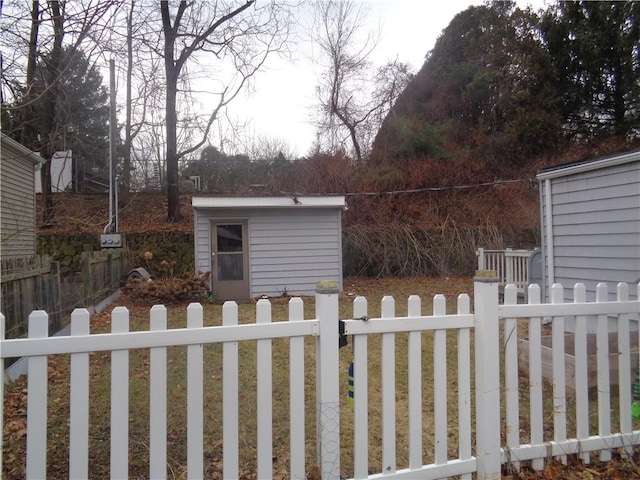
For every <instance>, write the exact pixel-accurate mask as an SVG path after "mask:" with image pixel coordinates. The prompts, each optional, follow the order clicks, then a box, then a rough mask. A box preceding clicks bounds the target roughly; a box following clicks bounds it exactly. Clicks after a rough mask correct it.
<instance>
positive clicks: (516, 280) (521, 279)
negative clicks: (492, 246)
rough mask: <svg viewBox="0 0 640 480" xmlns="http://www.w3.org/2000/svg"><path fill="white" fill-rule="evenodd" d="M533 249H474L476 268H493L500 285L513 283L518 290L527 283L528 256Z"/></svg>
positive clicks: (526, 285)
mask: <svg viewBox="0 0 640 480" xmlns="http://www.w3.org/2000/svg"><path fill="white" fill-rule="evenodd" d="M532 253H533V250H513V249H511V248H507V249H506V250H485V249H484V248H479V249H478V250H477V251H476V256H477V257H478V270H493V271H495V272H496V273H497V274H498V279H499V283H500V286H501V287H504V286H505V285H515V286H516V288H518V291H519V292H521V293H522V292H524V289H525V288H527V287H528V284H529V257H531V254H532Z"/></svg>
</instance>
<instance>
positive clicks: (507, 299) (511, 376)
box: [503, 284, 520, 470]
mask: <svg viewBox="0 0 640 480" xmlns="http://www.w3.org/2000/svg"><path fill="white" fill-rule="evenodd" d="M504 303H505V304H509V305H515V304H517V303H518V290H517V288H516V286H515V285H512V284H511V285H507V286H506V287H505V288H504ZM503 335H504V381H505V408H506V419H505V420H506V440H507V446H508V447H509V448H510V449H513V448H516V447H519V446H520V420H519V419H520V410H519V396H518V323H517V320H516V319H515V318H506V319H505V320H504V332H503ZM512 466H513V467H514V468H515V469H516V470H519V469H520V464H519V462H517V461H514V462H513V463H512Z"/></svg>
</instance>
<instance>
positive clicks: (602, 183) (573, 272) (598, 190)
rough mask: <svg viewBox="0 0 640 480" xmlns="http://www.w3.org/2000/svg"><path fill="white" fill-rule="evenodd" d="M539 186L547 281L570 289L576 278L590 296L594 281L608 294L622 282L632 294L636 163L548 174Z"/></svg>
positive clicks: (637, 244) (638, 192)
mask: <svg viewBox="0 0 640 480" xmlns="http://www.w3.org/2000/svg"><path fill="white" fill-rule="evenodd" d="M549 184H550V186H551V188H550V193H551V205H550V206H549V205H547V202H548V201H549V195H548V192H547V191H546V190H547V186H548V185H549ZM541 186H542V189H541V192H542V193H541V199H542V208H541V213H542V225H543V232H542V234H543V235H542V237H543V249H544V251H545V254H544V268H545V272H546V275H545V276H546V277H547V284H549V283H553V282H555V283H561V284H563V285H564V286H565V287H572V286H573V285H574V284H575V283H577V282H581V283H584V284H585V286H586V288H587V295H588V298H590V299H593V298H594V297H595V290H596V285H597V284H598V283H599V282H606V283H607V284H608V287H609V292H610V293H609V294H610V297H611V298H614V297H615V295H616V286H617V284H618V282H627V283H629V284H631V285H630V286H631V288H630V293H631V295H632V296H633V298H635V294H636V289H635V288H634V287H633V284H634V283H636V282H637V281H638V279H640V161H634V162H628V163H621V164H614V165H611V166H607V165H603V166H602V168H598V169H594V170H587V171H582V172H579V173H575V174H570V175H566V176H557V177H555V178H549V179H547V180H542V185H541ZM549 207H550V208H549ZM549 210H550V211H551V217H552V222H551V235H549V229H548V214H549ZM547 287H548V285H547ZM547 292H548V290H547ZM565 296H566V297H567V300H571V299H572V297H573V292H572V291H571V289H570V288H565Z"/></svg>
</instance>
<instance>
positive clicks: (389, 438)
mask: <svg viewBox="0 0 640 480" xmlns="http://www.w3.org/2000/svg"><path fill="white" fill-rule="evenodd" d="M395 308H396V305H395V299H394V298H393V297H390V296H385V297H384V298H383V299H382V303H381V317H382V318H393V317H395ZM395 341H396V336H395V333H383V334H382V344H381V348H382V359H381V362H382V363H381V370H382V471H383V472H384V473H387V474H388V473H393V472H395V471H396V346H395Z"/></svg>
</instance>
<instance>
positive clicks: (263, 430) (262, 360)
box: [256, 299, 273, 478]
mask: <svg viewBox="0 0 640 480" xmlns="http://www.w3.org/2000/svg"><path fill="white" fill-rule="evenodd" d="M256 322H257V323H261V324H265V323H271V303H269V301H268V300H265V299H260V300H258V303H257V305H256ZM256 355H257V368H258V372H257V374H258V382H257V385H258V395H257V402H258V418H257V421H258V478H271V475H272V470H273V444H272V430H273V422H272V412H273V408H272V406H273V382H272V375H273V373H272V360H271V339H265V340H258V342H257V353H256Z"/></svg>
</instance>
